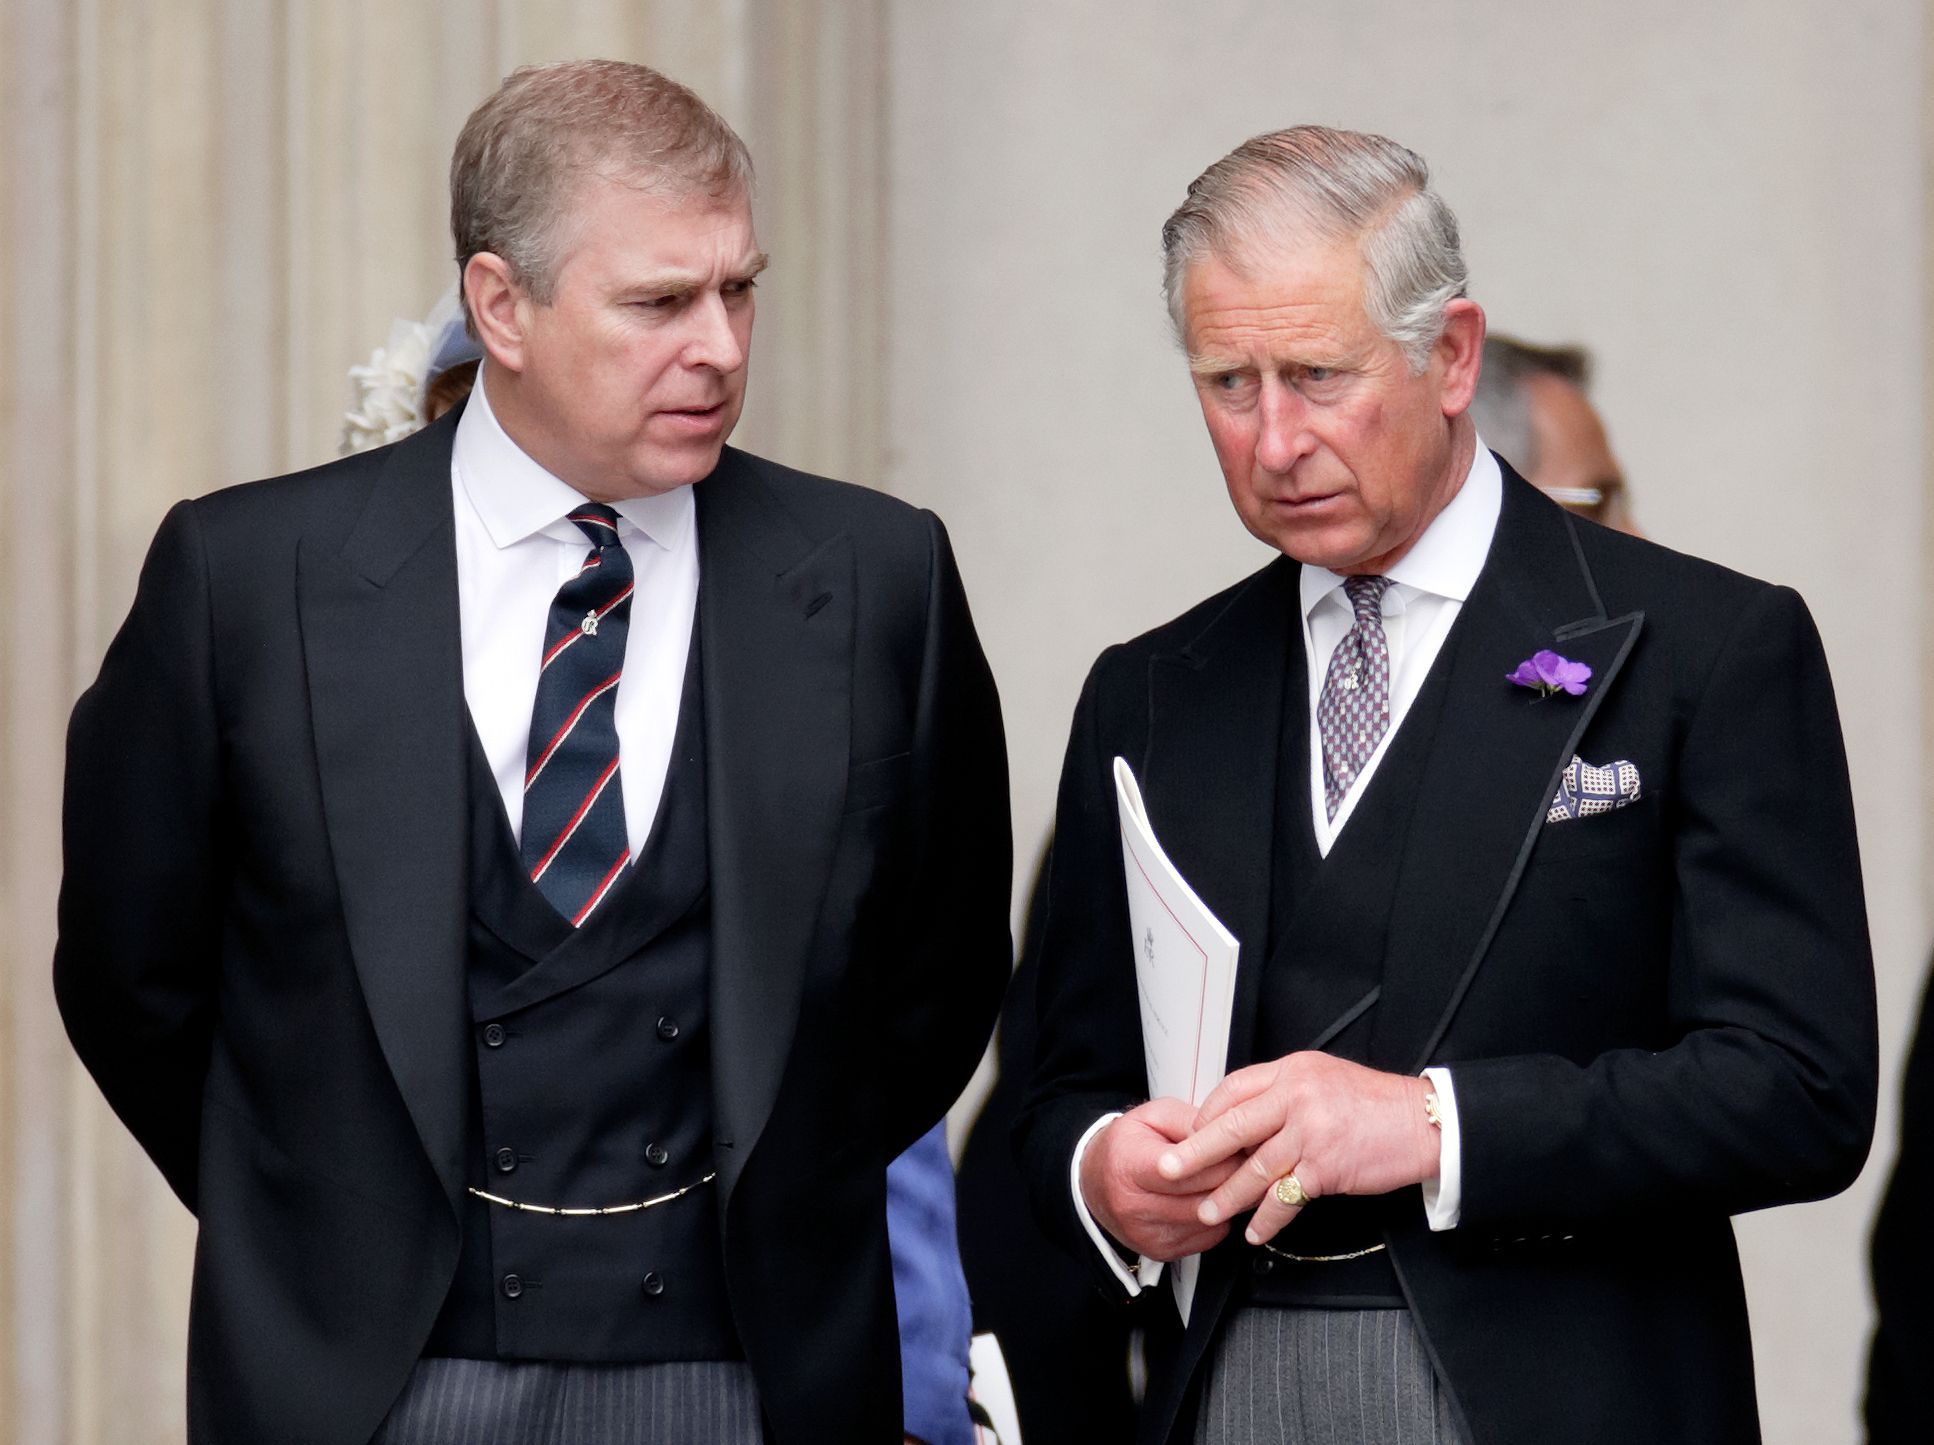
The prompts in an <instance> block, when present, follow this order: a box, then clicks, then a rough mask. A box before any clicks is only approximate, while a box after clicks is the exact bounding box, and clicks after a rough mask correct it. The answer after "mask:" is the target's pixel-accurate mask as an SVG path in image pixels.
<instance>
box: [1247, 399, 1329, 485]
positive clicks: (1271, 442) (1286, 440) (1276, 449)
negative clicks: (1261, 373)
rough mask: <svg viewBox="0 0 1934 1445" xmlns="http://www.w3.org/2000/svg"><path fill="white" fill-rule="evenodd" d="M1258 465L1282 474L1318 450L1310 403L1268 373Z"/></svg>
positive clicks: (1262, 401)
mask: <svg viewBox="0 0 1934 1445" xmlns="http://www.w3.org/2000/svg"><path fill="white" fill-rule="evenodd" d="M1258 412H1259V415H1258V422H1259V425H1258V426H1257V428H1256V465H1257V466H1259V467H1261V468H1262V469H1263V470H1264V471H1266V472H1273V473H1276V474H1278V475H1280V474H1282V473H1284V472H1287V471H1288V470H1289V469H1290V468H1291V467H1293V466H1295V465H1296V463H1297V462H1299V461H1301V460H1302V459H1303V458H1304V457H1306V456H1308V455H1309V454H1310V453H1311V452H1313V451H1315V450H1316V438H1315V437H1314V436H1312V435H1311V434H1310V430H1309V403H1308V402H1307V401H1305V400H1303V398H1302V397H1301V396H1299V395H1298V394H1297V392H1296V389H1295V388H1294V387H1293V386H1290V385H1288V384H1287V383H1286V382H1284V381H1283V380H1282V378H1280V377H1275V376H1265V377H1264V378H1263V381H1262V391H1261V395H1260V397H1259V399H1258Z"/></svg>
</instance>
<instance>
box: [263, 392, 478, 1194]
mask: <svg viewBox="0 0 1934 1445" xmlns="http://www.w3.org/2000/svg"><path fill="white" fill-rule="evenodd" d="M455 434H456V417H455V415H454V414H452V415H451V416H449V417H447V418H445V419H444V420H443V421H441V422H439V423H438V424H436V425H434V426H432V427H429V428H427V429H425V430H424V431H422V432H419V433H417V434H416V435H415V436H413V437H410V438H409V439H407V440H406V441H404V442H402V443H400V444H399V445H398V446H397V447H395V448H394V449H393V450H392V451H391V452H390V453H389V458H388V461H387V464H386V465H385V466H384V468H383V470H382V472H381V474H380V475H379V476H378V477H377V480H376V482H375V485H374V486H373V487H372V488H371V491H370V494H369V498H368V500H367V502H366V503H365V505H364V508H363V512H362V515H361V516H360V517H359V518H358V519H357V521H356V523H355V525H354V526H353V527H352V529H351V531H350V533H349V537H348V540H347V541H346V542H345V543H344V544H343V545H342V547H341V549H340V550H337V549H335V548H333V547H330V546H327V545H323V544H317V543H314V542H311V541H309V540H306V539H305V541H304V542H303V544H302V546H301V549H300V552H299V554H298V557H297V579H296V583H297V608H298V612H299V615H300V618H301V628H302V647H303V660H304V665H305V668H306V671H307V674H308V682H309V707H310V715H311V720H312V724H313V727H314V730H315V742H316V763H317V769H318V773H319V775H320V783H321V790H322V803H323V815H324V822H325V826H326V827H327V829H328V833H329V842H330V848H331V851H332V853H333V854H334V857H335V862H336V881H337V886H338V888H339V889H340V891H341V896H342V907H343V919H344V923H345V926H346V928H347V930H348V934H349V947H350V953H351V955H352V957H353V958H354V960H355V966H356V972H357V976H358V978H359V979H360V981H361V983H362V989H363V995H364V998H365V999H366V1000H367V1002H368V1005H369V1015H370V1021H371V1023H372V1024H373V1025H374V1026H375V1030H376V1037H377V1041H378V1043H379V1044H380V1045H381V1047H382V1050H383V1057H384V1059H385V1060H386V1061H387V1063H388V1064H389V1068H390V1071H391V1073H392V1074H394V1075H395V1078H396V1084H397V1087H398V1089H399V1090H400V1091H401V1092H402V1095H403V1102H404V1104H405V1105H406V1106H407V1108H408V1109H409V1111H410V1117H411V1119H412V1120H413V1121H414V1122H415V1125H416V1130H417V1133H418V1135H419V1136H420V1137H421V1139H422V1141H423V1147H424V1149H425V1151H426V1152H427V1153H428V1155H429V1158H430V1162H431V1165H432V1167H433V1168H434V1169H435V1170H436V1173H437V1177H438V1179H439V1180H440V1181H441V1182H442V1184H443V1188H444V1192H445V1194H446V1196H447V1197H448V1198H449V1199H450V1201H451V1204H452V1207H453V1208H454V1206H455V1202H456V1200H457V1197H458V1195H459V1193H460V1191H461V1187H462V1179H463V1123H464V1121H463V1109H464V1100H465V1097H466V1092H467V1084H466V1077H467V1064H466V1044H465V1033H464V1022H465V1018H466V1013H465V1008H464V1000H463V955H464V920H465V918H466V917H467V915H468V912H469V910H468V907H467V899H466V881H465V871H466V870H465V849H466V844H467V838H468V829H467V828H466V826H465V811H464V810H465V806H466V782H465V772H466V766H465V754H464V747H463V739H464V699H463V643H462V632H461V628H460V626H459V621H458V615H457V564H456V542H455V529H454V525H453V521H452V515H451V497H450V448H451V442H452V438H453V437H454V436H455Z"/></svg>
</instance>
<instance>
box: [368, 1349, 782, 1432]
mask: <svg viewBox="0 0 1934 1445" xmlns="http://www.w3.org/2000/svg"><path fill="white" fill-rule="evenodd" d="M764 1440H765V1427H764V1426H763V1425H762V1424H761V1423H760V1420H759V1392H758V1389H757V1388H756V1387H755V1386H754V1385H753V1383H752V1367H751V1366H750V1365H747V1364H744V1363H738V1362H727V1361H677V1362H673V1363H669V1364H653V1365H571V1364H550V1363H544V1362H538V1361H530V1362H526V1361H506V1360H453V1359H429V1360H421V1361H418V1363H417V1366H416V1370H415V1371H414V1373H412V1374H411V1376H410V1381H409V1384H407V1385H406V1386H404V1388H403V1394H402V1397H401V1398H400V1399H398V1400H397V1402H396V1404H395V1405H394V1406H393V1407H392V1408H391V1410H390V1412H389V1415H388V1417H387V1418H386V1419H385V1420H384V1421H383V1424H382V1426H381V1428H379V1429H378V1430H377V1432H376V1435H375V1438H374V1439H373V1440H371V1441H370V1445H763V1442H764Z"/></svg>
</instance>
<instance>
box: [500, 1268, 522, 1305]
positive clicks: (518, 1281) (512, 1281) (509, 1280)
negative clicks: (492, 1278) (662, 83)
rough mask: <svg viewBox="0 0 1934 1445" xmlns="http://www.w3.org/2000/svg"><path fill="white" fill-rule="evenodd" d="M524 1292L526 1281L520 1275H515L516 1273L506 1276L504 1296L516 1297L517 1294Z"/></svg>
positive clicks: (506, 1297)
mask: <svg viewBox="0 0 1934 1445" xmlns="http://www.w3.org/2000/svg"><path fill="white" fill-rule="evenodd" d="M523 1292H524V1281H523V1279H522V1278H521V1277H520V1276H518V1275H514V1274H507V1275H505V1276H504V1298H505V1299H516V1298H517V1296H518V1295H520V1294H522V1293H523Z"/></svg>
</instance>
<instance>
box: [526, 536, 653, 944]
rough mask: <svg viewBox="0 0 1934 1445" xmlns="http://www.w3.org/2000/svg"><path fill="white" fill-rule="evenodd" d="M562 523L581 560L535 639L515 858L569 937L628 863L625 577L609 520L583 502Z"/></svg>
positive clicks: (626, 563) (627, 566)
mask: <svg viewBox="0 0 1934 1445" xmlns="http://www.w3.org/2000/svg"><path fill="white" fill-rule="evenodd" d="M571 520H572V521H573V522H575V523H576V524H577V526H578V530H580V531H581V532H583V533H584V535H585V536H586V537H588V538H589V539H590V541H591V553H590V555H589V556H587V557H586V558H585V559H584V565H583V567H581V568H580V569H579V570H578V574H577V576H575V577H573V578H571V579H570V580H569V581H568V582H566V583H565V584H564V585H563V586H562V587H560V588H558V590H557V597H556V599H555V600H554V601H553V602H552V603H551V620H550V623H549V625H548V626H547V627H546V628H545V629H544V665H543V670H542V671H541V672H540V673H539V674H538V679H537V701H536V703H535V705H534V706H533V707H532V709H531V736H530V753H529V761H528V763H527V766H526V769H525V773H524V825H523V830H522V832H523V836H522V839H521V841H520V844H519V851H520V852H521V853H522V854H523V859H524V866H525V867H526V868H528V869H529V870H530V876H531V882H533V883H535V884H536V885H537V887H538V891H539V892H541V893H542V894H543V895H544V896H545V898H547V899H549V900H550V904H551V906H552V907H553V908H555V909H556V910H557V911H558V912H559V913H561V914H563V915H564V917H566V918H568V919H569V920H570V921H571V925H572V927H576V926H577V925H578V924H580V923H583V922H584V920H585V919H587V918H589V917H590V916H591V910H592V909H594V908H596V907H597V906H598V904H600V903H601V902H603V901H604V898H605V896H606V895H607V894H608V893H610V891H611V889H612V887H613V886H614V885H615V884H616V883H617V881H618V879H619V877H620V876H621V875H622V874H623V872H624V868H625V865H626V864H627V863H629V862H630V861H631V848H630V844H629V842H628V839H627V834H626V831H625V801H624V786H623V783H622V781H621V780H620V779H619V777H618V725H617V718H616V713H617V704H618V680H619V678H620V677H621V676H622V675H623V672H624V661H625V634H626V633H627V632H628V631H629V630H630V629H629V623H630V621H631V588H632V577H631V558H630V556H629V555H628V554H627V553H626V552H625V549H624V545H623V544H622V543H621V542H619V540H618V514H617V513H616V512H614V511H612V510H611V508H609V507H606V506H601V505H599V504H597V503H594V502H587V503H585V504H584V505H583V506H580V507H578V508H577V509H576V510H574V511H573V512H572V513H571Z"/></svg>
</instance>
